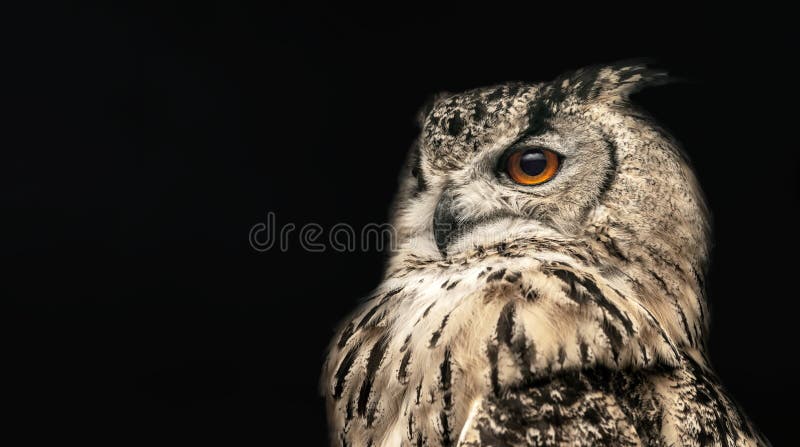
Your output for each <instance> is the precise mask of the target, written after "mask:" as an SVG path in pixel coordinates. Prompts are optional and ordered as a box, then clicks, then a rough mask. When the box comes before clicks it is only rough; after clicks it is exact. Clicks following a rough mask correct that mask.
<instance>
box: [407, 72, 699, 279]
mask: <svg viewBox="0 0 800 447" xmlns="http://www.w3.org/2000/svg"><path fill="white" fill-rule="evenodd" d="M666 80H667V76H666V74H665V73H664V72H661V71H658V70H653V69H650V68H648V67H647V66H645V65H644V64H641V63H617V64H612V65H604V66H595V67H588V68H584V69H580V70H577V71H575V72H572V73H567V74H564V75H562V76H560V77H558V78H557V79H555V80H553V81H551V82H547V83H539V84H527V83H508V84H503V85H498V86H494V87H486V88H478V89H475V90H470V91H467V92H464V93H458V94H442V95H439V96H438V97H436V99H435V100H434V101H433V102H432V103H431V104H430V106H429V107H427V108H425V109H424V110H423V111H422V112H421V113H420V125H421V133H420V135H419V138H418V140H417V141H416V143H415V144H414V146H413V148H412V150H411V153H410V155H409V157H408V163H407V166H406V168H405V170H404V172H403V174H402V176H401V187H400V192H399V194H398V196H397V198H396V200H395V205H394V207H393V213H392V214H393V215H392V221H393V225H394V226H395V228H396V229H397V230H398V241H397V242H398V244H397V246H398V248H399V250H397V251H396V252H395V255H394V256H393V258H392V259H393V260H394V261H397V260H402V259H404V257H406V256H407V255H409V254H411V253H413V254H414V256H416V257H420V256H421V257H428V258H435V257H440V258H447V257H450V256H454V255H456V254H458V253H460V252H463V251H465V250H469V249H473V248H475V247H486V246H492V245H493V244H502V243H507V242H509V241H513V240H514V239H516V238H527V237H544V238H555V239H559V238H561V239H571V240H575V239H585V240H589V241H594V242H598V241H599V242H601V243H603V244H604V245H605V247H606V248H607V249H608V250H609V251H614V252H615V254H616V255H617V256H618V257H620V258H621V259H629V260H635V259H636V257H637V256H644V255H645V254H647V256H649V257H652V258H657V259H659V260H660V262H664V263H668V264H673V265H684V264H686V265H687V266H688V267H687V269H690V270H693V271H694V272H698V274H702V272H703V271H704V268H705V264H706V259H707V256H708V250H709V247H708V240H709V215H708V212H707V209H706V207H705V204H704V199H703V197H702V192H701V191H700V189H699V188H698V184H697V181H696V179H695V176H694V174H693V172H692V170H691V168H690V165H689V162H688V160H687V158H686V157H685V155H684V154H683V153H682V151H681V150H680V148H679V146H678V144H677V142H676V141H675V140H674V139H673V138H672V137H671V136H670V135H668V134H667V133H666V132H665V131H664V130H663V129H662V128H661V127H659V126H658V125H657V124H656V123H655V122H654V121H653V120H652V119H651V118H650V117H649V116H648V115H647V114H645V113H643V112H642V111H641V110H639V109H637V108H636V107H635V106H634V105H632V104H631V103H630V102H629V97H630V95H631V94H632V93H634V92H637V91H638V90H640V89H642V88H643V87H645V86H648V85H653V84H660V83H664V82H665V81H666Z"/></svg>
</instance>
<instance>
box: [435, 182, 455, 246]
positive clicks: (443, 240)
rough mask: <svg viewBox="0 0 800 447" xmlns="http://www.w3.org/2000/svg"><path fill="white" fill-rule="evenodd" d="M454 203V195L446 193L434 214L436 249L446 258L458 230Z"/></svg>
mask: <svg viewBox="0 0 800 447" xmlns="http://www.w3.org/2000/svg"><path fill="white" fill-rule="evenodd" d="M453 202H454V197H453V195H452V194H450V193H448V192H445V193H444V194H442V197H441V198H440V199H439V203H438V204H437V205H436V211H435V212H434V214H433V237H434V239H435V240H436V247H437V248H438V249H439V251H440V252H441V253H442V255H445V256H446V255H447V245H448V244H449V243H450V241H451V239H452V238H453V236H454V235H455V234H456V230H457V229H458V220H457V219H456V215H455V213H454V211H453Z"/></svg>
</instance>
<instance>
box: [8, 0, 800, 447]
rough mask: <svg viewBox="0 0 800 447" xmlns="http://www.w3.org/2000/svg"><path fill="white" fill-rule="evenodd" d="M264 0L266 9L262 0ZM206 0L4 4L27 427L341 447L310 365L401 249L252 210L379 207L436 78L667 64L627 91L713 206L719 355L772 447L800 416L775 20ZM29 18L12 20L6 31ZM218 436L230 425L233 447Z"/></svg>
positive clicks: (750, 15)
mask: <svg viewBox="0 0 800 447" xmlns="http://www.w3.org/2000/svg"><path fill="white" fill-rule="evenodd" d="M263 3H266V2H263ZM492 3H493V6H492V9H490V10H485V9H474V8H470V7H469V6H468V5H458V6H451V7H429V6H422V5H415V6H411V5H406V6H405V7H404V8H397V9H389V8H387V9H385V10H380V11H378V10H372V11H364V10H341V9H336V8H332V7H312V6H311V5H307V6H298V7H296V8H293V9H290V8H270V7H267V6H266V5H262V6H246V5H239V4H232V3H226V4H222V3H220V4H218V5H215V6H209V5H205V4H199V3H186V4H172V3H170V4H167V3H164V2H162V3H159V4H158V5H157V6H153V5H150V6H144V5H139V6H133V5H127V6H123V4H121V3H116V6H113V7H112V6H104V7H100V6H91V5H84V6H76V5H72V6H64V5H62V6H46V5H35V6H33V7H31V9H30V10H29V11H25V12H24V13H23V14H24V18H25V20H22V19H20V20H17V16H15V15H6V18H7V19H11V20H10V21H11V22H15V23H12V24H11V25H17V26H16V27H14V26H12V27H11V28H7V29H5V30H4V32H6V33H8V36H6V37H5V38H4V41H5V44H6V45H7V47H8V48H7V51H5V52H4V55H5V56H4V64H3V65H4V67H5V71H6V72H7V73H6V74H9V73H10V74H11V75H12V80H11V81H8V82H7V83H6V85H5V86H4V88H5V89H8V90H9V91H10V92H11V98H12V99H11V100H10V101H9V100H8V99H4V102H5V104H4V106H5V107H4V108H7V109H9V110H10V112H11V115H12V117H11V119H10V120H9V121H7V122H6V124H7V125H8V127H9V128H8V131H7V132H6V136H7V138H8V141H9V142H8V143H5V144H3V149H2V150H0V152H2V157H3V161H2V163H0V179H1V180H0V181H2V188H0V197H1V198H2V209H3V212H4V216H3V219H2V225H3V227H4V230H3V241H4V242H3V246H2V252H1V253H0V256H2V262H3V264H4V265H5V267H4V268H3V274H2V278H3V279H2V284H1V285H0V286H1V287H2V289H0V292H2V295H3V297H9V298H11V300H10V301H9V302H10V303H12V304H11V305H12V307H13V310H14V312H13V313H11V314H6V315H10V316H11V320H12V321H11V322H10V323H9V324H8V325H7V326H6V327H7V328H9V329H10V330H9V335H8V336H7V337H6V340H5V341H6V343H4V345H6V346H7V348H5V349H4V351H5V352H4V357H5V359H4V361H3V365H4V366H3V368H4V370H5V371H6V372H11V375H10V377H11V379H9V380H8V381H7V382H6V384H7V386H8V389H9V390H10V391H11V395H12V399H10V400H8V405H9V407H10V408H11V410H12V414H13V416H12V419H11V420H10V421H7V422H10V424H11V425H12V426H14V427H16V428H18V429H19V430H20V431H21V432H22V433H24V434H25V435H26V436H28V437H31V438H36V437H40V436H56V437H59V438H61V439H83V440H89V439H100V440H103V441H119V440H126V439H130V438H143V439H148V440H151V441H160V440H166V439H174V440H179V441H186V442H189V441H205V440H209V439H216V438H219V439H224V440H225V441H226V442H227V443H232V444H233V445H236V442H235V441H236V440H238V439H244V438H247V439H253V440H255V441H257V442H266V443H270V442H272V441H274V439H275V437H282V438H285V437H287V436H289V437H291V439H295V440H296V442H299V443H300V444H301V445H324V444H325V443H326V429H325V420H324V413H323V405H322V400H321V399H320V398H319V397H318V394H319V393H318V387H317V381H318V375H319V370H320V366H321V364H322V359H323V350H324V348H325V346H326V344H327V342H328V339H329V338H330V337H331V335H332V331H333V327H334V325H335V324H336V323H337V321H338V320H340V319H341V318H342V317H343V316H344V315H345V314H346V313H347V312H348V311H349V310H350V309H351V308H352V307H353V305H354V303H355V302H356V300H357V299H358V298H359V297H361V296H364V295H365V294H367V293H368V292H369V290H370V289H371V288H372V287H374V286H375V285H377V283H378V281H379V277H380V274H381V269H382V262H383V256H382V255H381V254H380V253H377V252H369V253H336V252H326V253H308V252H305V251H303V250H302V249H300V247H298V246H297V243H296V242H297V241H296V239H294V240H293V242H292V245H291V246H290V249H289V251H288V252H285V253H282V252H280V251H277V250H273V251H269V252H266V253H258V252H256V251H254V250H252V249H251V248H250V246H249V245H248V231H249V229H250V227H251V226H252V225H254V224H256V223H258V222H263V221H264V220H265V219H266V213H267V212H268V211H274V212H275V213H276V215H277V220H278V223H279V224H281V223H289V222H292V223H295V224H297V225H298V226H300V225H302V224H304V223H308V222H316V223H319V224H321V225H323V226H324V227H325V228H330V226H331V225H333V224H334V223H336V222H347V223H350V224H353V225H354V226H356V227H360V226H362V225H364V224H366V223H369V222H379V223H380V222H384V221H385V219H386V212H387V206H388V203H389V201H390V200H391V198H392V194H393V191H394V189H395V182H396V178H397V172H398V170H399V167H400V165H401V163H402V161H403V158H404V156H405V152H406V150H407V148H408V147H409V145H410V143H411V141H412V139H413V138H414V136H415V133H416V127H415V121H414V117H415V113H416V110H417V108H418V107H419V106H420V105H421V104H423V102H424V101H425V100H426V99H427V98H428V97H429V96H430V95H431V94H433V93H434V92H437V91H441V90H452V91H456V90H461V89H465V88H470V87H476V86H481V85H485V84H491V83H497V82H502V81H507V80H529V81H540V80H548V79H550V78H552V77H553V76H555V75H557V74H559V73H560V72H562V71H564V70H567V69H572V68H577V67H579V66H582V65H587V64H592V63H599V62H609V61H614V60H617V59H621V58H629V57H643V56H644V57H652V58H655V59H656V60H657V61H658V62H659V64H660V65H661V66H664V67H667V68H669V69H671V71H672V72H674V73H676V74H678V75H680V76H683V77H685V78H687V79H688V80H690V81H691V82H689V83H684V84H678V85H672V86H666V87H661V88H658V89H654V90H650V91H646V92H644V93H642V94H640V95H638V96H637V97H636V100H637V101H638V102H639V103H641V104H643V105H644V106H645V107H646V108H647V109H648V110H649V111H650V112H651V113H653V114H654V115H655V116H656V117H658V118H660V119H661V120H662V121H663V122H664V123H665V124H666V125H667V127H668V128H669V129H671V130H672V131H673V132H674V133H675V134H676V135H677V136H678V138H679V139H680V140H681V141H682V142H683V143H684V145H685V146H686V149H687V151H688V153H689V154H690V157H691V158H692V160H693V162H694V164H695V166H696V169H697V171H698V174H699V177H700V180H701V182H702V185H703V187H704V188H705V191H706V193H707V195H708V198H709V202H710V205H711V208H712V210H713V212H714V216H715V227H716V248H715V251H714V263H713V268H712V276H711V279H710V298H711V301H712V306H713V312H714V323H713V324H714V326H713V332H712V340H711V342H712V357H713V360H714V363H715V365H716V367H717V369H718V371H719V373H720V375H721V377H722V379H723V381H724V382H725V383H726V384H727V386H728V387H729V389H730V390H731V391H732V392H733V393H734V395H735V396H736V397H737V399H738V400H739V401H740V402H741V403H742V405H743V406H744V407H745V408H746V411H747V412H748V413H749V414H750V415H751V416H752V418H753V419H754V420H755V421H756V423H757V424H758V425H759V426H760V427H762V429H763V430H764V432H765V433H766V434H767V435H768V437H770V438H771V439H772V441H773V443H774V444H775V445H789V442H790V441H789V439H790V438H789V435H790V433H793V431H794V429H795V427H794V424H796V423H795V421H794V419H795V417H796V414H795V413H796V412H795V411H794V410H787V409H785V405H783V404H784V403H785V402H786V401H787V400H788V399H790V397H791V396H796V392H795V389H796V386H794V382H795V381H796V380H797V376H798V373H800V369H799V368H798V365H797V349H796V342H797V337H796V327H795V326H796V323H795V321H796V316H795V315H796V312H797V309H798V305H797V303H796V300H797V298H798V296H797V280H796V269H797V258H796V256H786V255H785V254H786V253H789V254H796V253H797V249H798V243H797V242H798V237H797V227H796V224H795V223H794V216H795V215H796V213H797V155H796V154H797V144H796V141H797V140H796V137H795V135H794V134H795V132H796V131H797V126H796V118H797V112H796V110H797V109H796V105H797V102H796V101H797V95H796V94H795V90H796V88H797V87H796V86H797V79H796V77H797V73H796V70H794V69H792V68H791V66H792V65H791V64H792V63H793V61H792V59H794V58H795V57H796V56H797V45H796V37H797V36H796V34H793V33H790V32H789V31H788V22H785V21H783V20H782V19H781V17H787V16H788V14H787V13H786V12H782V11H768V10H767V9H766V8H763V9H762V10H758V11H755V10H752V9H747V10H716V9H713V10H712V9H709V10H700V9H696V8H695V9H684V10H673V9H672V8H671V7H670V6H669V5H662V10H654V11H652V12H647V11H637V13H636V14H635V15H633V16H628V14H629V13H630V12H631V11H630V10H627V9H626V8H622V7H620V8H619V10H614V9H604V10H602V11H582V10H579V7H578V6H577V4H570V5H565V6H562V7H561V8H562V9H560V10H559V9H557V8H558V5H552V10H545V9H544V8H542V6H541V5H540V4H536V3H528V4H526V5H525V6H519V5H505V4H503V5H501V4H499V3H498V4H494V2H492ZM9 30H10V31H9ZM790 395H791V396H790ZM226 445H227V444H226Z"/></svg>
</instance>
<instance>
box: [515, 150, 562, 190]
mask: <svg viewBox="0 0 800 447" xmlns="http://www.w3.org/2000/svg"><path fill="white" fill-rule="evenodd" d="M506 171H507V172H508V176H509V177H511V180H514V181H515V182H517V183H519V184H520V185H538V184H541V183H544V182H546V181H548V180H550V179H551V178H553V177H555V175H556V172H557V171H558V155H556V153H555V152H553V151H548V150H547V149H523V150H519V151H517V152H514V153H513V154H511V156H510V157H508V161H507V162H506Z"/></svg>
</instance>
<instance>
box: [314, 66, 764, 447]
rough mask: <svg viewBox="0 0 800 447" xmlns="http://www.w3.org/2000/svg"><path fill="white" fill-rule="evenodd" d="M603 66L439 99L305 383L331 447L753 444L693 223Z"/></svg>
mask: <svg viewBox="0 0 800 447" xmlns="http://www.w3.org/2000/svg"><path fill="white" fill-rule="evenodd" d="M666 80H667V75H666V73H664V72H662V71H659V70H655V69H652V68H649V67H648V66H647V65H645V64H641V63H635V62H620V63H616V64H609V65H604V66H595V67H589V68H584V69H580V70H577V71H575V72H571V73H567V74H564V75H561V76H560V77H558V78H556V79H555V80H553V81H552V82H547V83H537V84H529V83H508V84H503V85H498V86H493V87H487V88H478V89H475V90H470V91H467V92H464V93H459V94H442V95H439V96H438V97H436V98H435V99H434V100H433V101H432V103H431V104H430V105H429V106H428V107H427V108H426V109H425V110H423V112H421V113H420V119H419V120H420V127H421V132H420V135H419V137H418V139H417V141H416V143H415V144H414V145H413V147H412V149H411V151H410V154H409V156H408V162H407V163H406V166H405V167H404V172H403V173H402V174H401V178H400V186H399V192H398V193H397V196H396V199H395V203H394V205H393V207H392V213H391V224H392V227H393V228H394V230H395V232H396V233H395V238H396V240H395V241H394V245H395V248H394V250H392V252H391V254H390V255H389V258H388V261H387V268H386V272H385V275H384V278H383V280H382V282H381V284H380V285H379V286H378V287H377V288H376V289H375V291H374V293H373V294H372V295H371V296H370V297H369V298H367V299H365V300H364V301H363V302H362V303H361V304H360V306H359V307H358V308H357V309H356V310H355V312H353V313H352V314H351V315H350V317H349V318H347V319H346V320H345V321H344V322H343V324H342V325H341V327H340V328H339V330H338V333H336V334H335V336H334V338H333V341H332V342H331V345H330V348H329V352H328V354H327V358H326V361H325V365H324V367H323V372H322V379H321V382H322V384H321V388H322V393H323V395H324V397H325V399H326V404H327V412H328V419H329V426H330V433H331V439H332V442H333V444H334V445H341V446H595V445H608V446H756V445H758V446H764V445H769V443H768V441H767V440H766V439H765V438H764V437H763V436H762V435H761V434H760V433H759V432H758V430H757V429H756V428H755V427H754V426H753V424H752V423H751V422H750V421H749V420H748V418H747V416H746V415H745V414H744V413H743V411H742V410H741V409H740V408H739V407H738V406H737V405H736V403H735V402H734V401H733V400H732V398H731V397H730V396H729V395H728V394H727V393H726V391H725V390H724V389H723V387H722V386H721V385H720V382H719V380H718V379H717V377H716V376H715V374H714V371H713V370H712V368H711V364H710V362H709V359H708V356H707V352H708V351H707V344H706V340H707V336H708V329H709V309H708V304H707V302H706V297H705V292H704V289H705V284H704V281H705V280H704V278H705V275H706V271H707V265H708V259H709V240H710V223H709V221H710V216H709V212H708V210H707V208H706V205H705V202H704V198H703V194H702V191H701V190H700V188H699V186H698V183H697V180H696V179H695V176H694V174H693V172H692V169H691V167H690V164H689V162H688V160H687V158H686V156H685V155H684V154H683V152H682V151H681V149H680V148H679V145H678V143H677V142H676V141H675V139H673V137H671V136H670V135H669V134H668V133H667V132H666V131H665V130H664V129H662V128H661V127H659V126H658V125H657V124H656V123H654V122H653V120H652V119H651V118H650V117H649V116H648V115H647V114H646V113H644V112H642V111H641V110H639V109H637V108H636V107H635V106H633V105H632V104H631V103H630V101H629V96H630V95H631V94H632V93H634V92H636V91H638V90H639V89H641V88H643V87H645V86H648V85H653V84H659V83H662V82H664V81H666Z"/></svg>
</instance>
